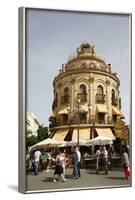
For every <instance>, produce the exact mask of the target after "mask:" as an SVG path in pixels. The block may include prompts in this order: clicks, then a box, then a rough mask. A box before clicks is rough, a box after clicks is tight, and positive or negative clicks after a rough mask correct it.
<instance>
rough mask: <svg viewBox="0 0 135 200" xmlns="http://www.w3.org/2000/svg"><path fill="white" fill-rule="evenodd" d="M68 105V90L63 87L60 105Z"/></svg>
mask: <svg viewBox="0 0 135 200" xmlns="http://www.w3.org/2000/svg"><path fill="white" fill-rule="evenodd" d="M67 103H69V88H68V87H65V88H64V94H63V96H62V97H61V104H63V105H64V104H67Z"/></svg>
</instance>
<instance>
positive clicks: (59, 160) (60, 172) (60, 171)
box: [53, 151, 66, 183]
mask: <svg viewBox="0 0 135 200" xmlns="http://www.w3.org/2000/svg"><path fill="white" fill-rule="evenodd" d="M62 161H63V157H62V153H61V151H60V152H59V153H58V155H57V156H56V166H55V171H54V178H53V182H54V183H56V175H57V176H58V177H61V178H62V181H63V182H64V181H66V179H65V178H64V175H63V167H62Z"/></svg>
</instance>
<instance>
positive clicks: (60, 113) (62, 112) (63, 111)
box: [58, 108, 68, 115]
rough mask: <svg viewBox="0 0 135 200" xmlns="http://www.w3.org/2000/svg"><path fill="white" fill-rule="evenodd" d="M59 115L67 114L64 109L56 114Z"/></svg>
mask: <svg viewBox="0 0 135 200" xmlns="http://www.w3.org/2000/svg"><path fill="white" fill-rule="evenodd" d="M58 114H59V115H62V114H68V111H67V108H64V109H62V110H60V111H59V112H58Z"/></svg>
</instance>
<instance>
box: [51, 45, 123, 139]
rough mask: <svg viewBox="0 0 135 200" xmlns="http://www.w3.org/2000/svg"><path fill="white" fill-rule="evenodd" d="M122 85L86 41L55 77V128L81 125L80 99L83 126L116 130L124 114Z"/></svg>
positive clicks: (52, 121) (53, 108)
mask: <svg viewBox="0 0 135 200" xmlns="http://www.w3.org/2000/svg"><path fill="white" fill-rule="evenodd" d="M119 86H120V80H119V78H118V77H117V75H116V73H113V72H112V70H111V65H110V64H106V63H105V61H104V60H103V59H101V58H100V57H98V56H96V54H95V52H94V47H93V46H91V45H89V44H88V43H85V44H82V45H81V46H80V47H79V48H77V55H76V56H75V57H73V58H72V59H70V60H69V61H68V62H67V64H65V65H62V68H61V69H60V71H59V74H58V75H57V76H56V77H55V78H54V81H53V87H54V101H53V105H52V110H53V115H52V116H50V118H49V120H50V121H51V123H52V127H53V132H54V133H55V132H56V131H57V130H59V129H63V128H67V129H68V128H70V129H71V128H76V127H77V126H78V117H77V116H78V102H77V100H78V99H80V103H79V127H80V129H81V128H86V127H89V128H90V129H91V128H93V126H94V129H95V130H96V128H109V129H111V130H112V132H113V127H114V124H116V123H117V122H118V121H120V120H121V116H123V115H122V113H121V111H120V109H121V105H120V102H121V97H120V94H119ZM95 132H96V131H95ZM114 134H115V133H114ZM92 137H94V135H93V136H91V138H92Z"/></svg>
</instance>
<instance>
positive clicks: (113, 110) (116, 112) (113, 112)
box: [112, 106, 121, 115]
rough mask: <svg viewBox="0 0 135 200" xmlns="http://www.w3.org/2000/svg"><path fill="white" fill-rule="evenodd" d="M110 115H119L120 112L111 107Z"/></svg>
mask: <svg viewBox="0 0 135 200" xmlns="http://www.w3.org/2000/svg"><path fill="white" fill-rule="evenodd" d="M112 114H113V115H121V112H120V111H119V110H118V108H116V107H114V106H112Z"/></svg>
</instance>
